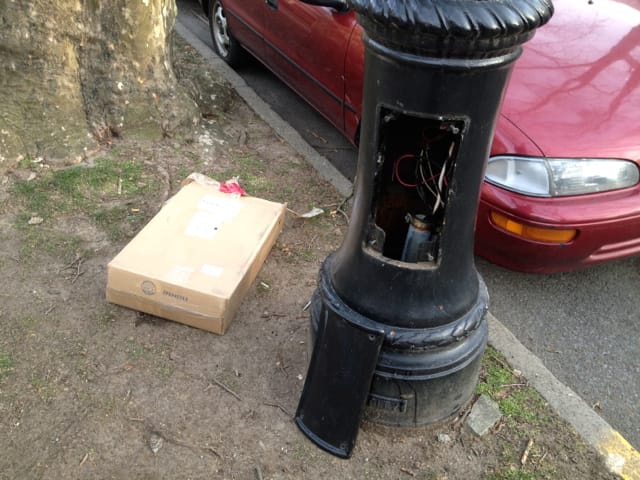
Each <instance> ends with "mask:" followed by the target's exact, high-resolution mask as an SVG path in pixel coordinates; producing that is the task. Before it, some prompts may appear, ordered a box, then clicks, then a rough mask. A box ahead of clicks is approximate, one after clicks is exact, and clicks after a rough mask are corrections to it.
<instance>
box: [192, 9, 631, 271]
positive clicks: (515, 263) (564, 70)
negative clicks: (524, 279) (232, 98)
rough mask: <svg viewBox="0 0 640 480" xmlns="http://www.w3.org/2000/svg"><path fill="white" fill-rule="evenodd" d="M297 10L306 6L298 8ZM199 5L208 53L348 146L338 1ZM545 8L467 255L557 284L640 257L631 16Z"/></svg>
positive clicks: (359, 64)
mask: <svg viewBox="0 0 640 480" xmlns="http://www.w3.org/2000/svg"><path fill="white" fill-rule="evenodd" d="M303 1H304V2H308V3H303ZM303 1H300V0H224V1H221V0H203V7H204V9H205V12H206V13H207V14H208V16H209V20H210V26H211V35H212V38H213V41H214V46H215V49H216V51H217V53H218V54H219V55H220V56H221V57H222V58H223V59H224V60H226V61H227V62H228V63H229V64H231V65H232V66H238V65H239V64H240V63H241V62H242V59H243V56H244V55H246V52H247V51H248V52H250V53H251V54H252V55H254V56H255V57H257V58H258V59H259V60H260V61H262V62H263V63H264V64H265V65H266V66H267V67H268V68H269V69H271V70H272V71H273V72H274V73H275V74H276V75H278V76H279V77H280V78H281V79H282V80H284V81H285V82H286V83H287V84H288V85H289V86H290V87H291V88H293V89H294V90H295V91H296V92H298V93H299V94H300V95H301V96H302V97H303V98H305V99H306V100H307V101H308V102H309V103H310V104H311V105H312V106H313V107H315V108H316V109H317V110H318V111H319V112H321V113H322V114H323V115H324V116H325V117H326V118H327V119H328V120H329V121H330V122H331V123H332V124H333V125H335V126H336V128H338V129H339V130H340V131H342V132H343V133H344V135H346V136H347V137H348V138H349V139H350V140H351V141H352V142H353V143H354V144H356V143H357V140H358V128H359V125H360V112H361V105H362V82H363V67H364V65H363V63H364V50H363V49H364V47H363V43H362V40H361V28H360V26H359V25H358V23H357V21H356V17H355V14H354V13H353V12H352V11H351V10H349V9H348V8H347V7H346V4H345V2H344V0H303ZM634 1H635V0H628V3H624V0H623V1H613V0H595V1H589V0H556V1H555V2H554V3H555V10H556V11H555V15H554V17H553V18H552V19H551V21H550V22H549V24H547V25H545V26H544V27H542V28H540V29H539V31H538V32H537V33H536V35H535V37H534V38H533V39H532V40H531V41H530V42H529V43H527V44H526V45H525V47H524V53H523V55H522V57H520V59H519V60H518V61H517V63H516V66H515V69H514V71H513V75H512V77H511V81H510V84H509V86H508V90H507V93H506V96H505V99H504V103H503V105H502V108H501V115H500V118H499V121H498V125H497V129H496V133H495V137H494V140H493V146H492V150H491V157H490V158H489V160H488V164H487V170H486V177H485V182H484V184H483V188H482V195H481V200H480V206H479V211H478V219H477V225H476V245H475V249H476V253H477V254H478V255H480V256H481V257H484V258H486V259H488V260H490V261H491V262H494V263H497V264H499V265H502V266H505V267H508V268H511V269H514V270H520V271H527V272H546V273H549V272H557V271H566V270H572V269H577V268H581V267H585V266H587V265H591V264H595V263H599V262H603V261H607V260H611V259H615V258H622V257H627V256H631V255H637V254H640V183H639V179H640V170H639V164H640V11H639V10H638V8H637V6H638V5H637V3H633V2H634Z"/></svg>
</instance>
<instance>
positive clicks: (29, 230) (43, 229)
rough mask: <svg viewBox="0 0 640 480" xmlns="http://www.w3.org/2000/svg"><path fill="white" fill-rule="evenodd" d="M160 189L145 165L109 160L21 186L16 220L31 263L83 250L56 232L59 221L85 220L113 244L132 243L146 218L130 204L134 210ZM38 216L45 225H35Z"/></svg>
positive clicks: (43, 175) (44, 175)
mask: <svg viewBox="0 0 640 480" xmlns="http://www.w3.org/2000/svg"><path fill="white" fill-rule="evenodd" d="M158 188H159V186H158V184H157V182H153V181H152V178H150V177H148V176H147V175H146V174H145V171H144V167H143V164H142V163H141V162H137V161H132V160H126V161H120V160H114V159H109V158H101V159H98V160H96V162H95V165H94V166H92V167H86V166H78V167H71V168H65V169H60V170H51V171H42V172H41V174H40V176H39V177H38V178H35V179H33V180H31V181H26V180H25V181H20V182H17V183H16V184H15V185H14V187H13V193H14V196H15V197H16V198H17V199H18V200H19V201H20V202H21V206H22V212H21V213H20V214H18V215H17V216H16V220H15V221H16V228H17V229H18V230H19V231H20V232H21V233H23V235H24V244H25V245H24V247H23V248H22V250H23V252H21V254H22V256H24V257H25V258H31V257H33V255H34V253H35V252H42V251H44V252H47V253H50V254H54V255H60V254H61V253H62V254H64V253H66V252H68V251H70V250H72V249H76V248H78V247H79V245H80V243H81V240H80V239H79V238H73V237H69V235H68V233H67V232H64V234H62V232H58V233H56V231H55V230H54V228H55V223H56V222H55V218H56V217H57V216H59V215H75V214H85V215H87V216H88V217H89V218H90V219H91V220H92V221H93V223H94V224H95V225H96V226H97V227H98V228H100V229H102V230H103V231H104V232H105V233H106V234H107V236H108V237H109V239H110V240H111V241H119V240H122V239H124V238H128V237H129V236H131V234H132V232H135V231H137V230H138V229H139V227H140V226H141V225H142V223H143V222H144V221H145V220H146V217H145V216H144V215H143V213H142V212H141V211H140V210H139V209H136V208H130V207H128V206H125V204H126V205H133V200H134V199H135V198H139V197H142V196H147V195H149V194H150V193H153V192H154V191H156V190H158ZM114 205H115V206H114ZM34 216H38V217H42V219H43V220H42V223H41V224H39V225H29V224H28V222H29V219H30V218H32V217H34ZM49 227H50V228H49Z"/></svg>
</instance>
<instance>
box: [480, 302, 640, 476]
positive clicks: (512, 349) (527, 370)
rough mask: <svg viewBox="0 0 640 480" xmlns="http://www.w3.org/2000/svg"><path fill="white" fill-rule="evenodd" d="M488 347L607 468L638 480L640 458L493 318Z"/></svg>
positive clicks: (489, 315) (490, 325)
mask: <svg viewBox="0 0 640 480" xmlns="http://www.w3.org/2000/svg"><path fill="white" fill-rule="evenodd" d="M487 317H488V319H489V343H490V344H491V345H492V346H493V347H494V348H495V349H496V350H498V351H499V352H501V353H502V354H503V355H504V356H505V357H506V359H507V360H508V361H509V364H510V365H511V366H512V367H514V368H516V369H518V370H520V371H521V372H522V373H523V375H524V376H525V377H526V378H527V380H528V381H529V383H530V384H531V386H532V387H533V388H535V389H536V390H537V391H538V392H539V393H540V395H542V396H543V397H544V398H545V400H547V402H549V405H551V407H552V408H553V409H554V410H555V411H556V412H557V413H558V415H560V417H562V418H563V419H564V420H566V421H567V422H569V423H570V424H571V425H572V426H573V428H575V429H576V431H577V432H578V434H580V436H581V437H582V438H583V439H584V440H585V441H586V442H587V443H589V444H590V445H592V446H593V447H594V448H595V449H596V450H597V451H598V452H599V453H600V454H601V455H602V456H603V457H604V460H605V463H606V465H607V468H608V469H609V470H610V471H611V472H613V473H617V474H618V475H620V476H621V477H622V478H623V479H625V480H640V454H639V453H638V452H637V451H636V450H635V449H634V448H633V447H632V446H631V444H630V443H629V442H627V441H626V440H625V439H624V438H623V437H622V435H620V433H618V432H617V431H616V430H614V429H613V428H612V427H611V425H609V424H608V423H607V422H606V421H605V420H604V419H603V418H602V417H600V416H599V415H598V414H597V413H595V412H594V411H593V409H592V408H590V407H589V405H587V404H586V403H585V401H584V400H582V399H581V398H580V397H579V396H578V395H577V394H576V393H575V392H573V390H571V389H570V388H569V387H567V386H566V385H564V384H563V383H562V382H560V380H558V379H557V378H556V377H555V376H554V375H553V374H552V373H551V372H550V371H549V370H548V369H547V368H546V367H545V366H544V365H543V364H542V361H541V360H540V359H539V358H538V357H536V356H535V355H534V354H533V353H531V352H530V351H529V350H528V349H527V348H526V347H525V346H524V345H522V343H520V341H518V339H517V338H516V337H515V336H514V335H513V333H511V332H510V331H509V330H508V329H507V327H505V326H504V325H503V324H502V323H500V321H499V320H498V319H496V318H495V317H494V316H493V315H491V314H488V316H487Z"/></svg>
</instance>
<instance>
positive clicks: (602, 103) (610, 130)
mask: <svg viewBox="0 0 640 480" xmlns="http://www.w3.org/2000/svg"><path fill="white" fill-rule="evenodd" d="M632 2H635V0H629V4H625V3H621V2H616V1H611V0H592V1H591V3H590V2H589V0H557V1H555V2H554V5H555V10H556V11H555V14H554V16H553V18H552V19H551V21H550V22H549V24H547V25H545V26H544V27H542V28H540V29H539V30H538V32H537V33H536V35H535V37H534V38H533V39H532V40H531V41H530V42H529V43H527V44H526V45H525V47H524V53H523V55H522V56H521V57H520V59H519V60H518V61H517V63H516V66H515V68H514V71H513V74H512V78H511V81H510V84H509V87H508V89H507V93H506V96H505V100H504V103H503V108H502V114H503V115H504V116H506V117H507V118H508V119H509V120H510V121H511V122H513V123H514V124H515V125H517V127H518V128H519V129H520V130H522V132H523V133H525V134H526V135H527V136H528V137H529V138H530V139H531V140H532V141H533V142H535V143H536V145H537V146H538V147H539V148H540V150H541V151H542V152H543V153H544V154H545V155H547V156H558V157H559V156H565V157H590V156H591V157H593V156H596V157H615V158H628V159H632V160H636V161H640V11H639V10H638V9H637V8H634V7H632V6H630V5H632V4H633V3H632ZM636 5H637V4H636Z"/></svg>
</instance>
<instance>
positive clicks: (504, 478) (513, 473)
mask: <svg viewBox="0 0 640 480" xmlns="http://www.w3.org/2000/svg"><path fill="white" fill-rule="evenodd" d="M553 478H556V477H555V475H554V474H553V473H552V472H547V471H539V472H531V471H529V470H525V469H522V468H514V469H511V470H506V471H502V472H498V473H494V474H493V475H491V476H490V477H489V479H488V480H547V479H548V480H551V479H553Z"/></svg>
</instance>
